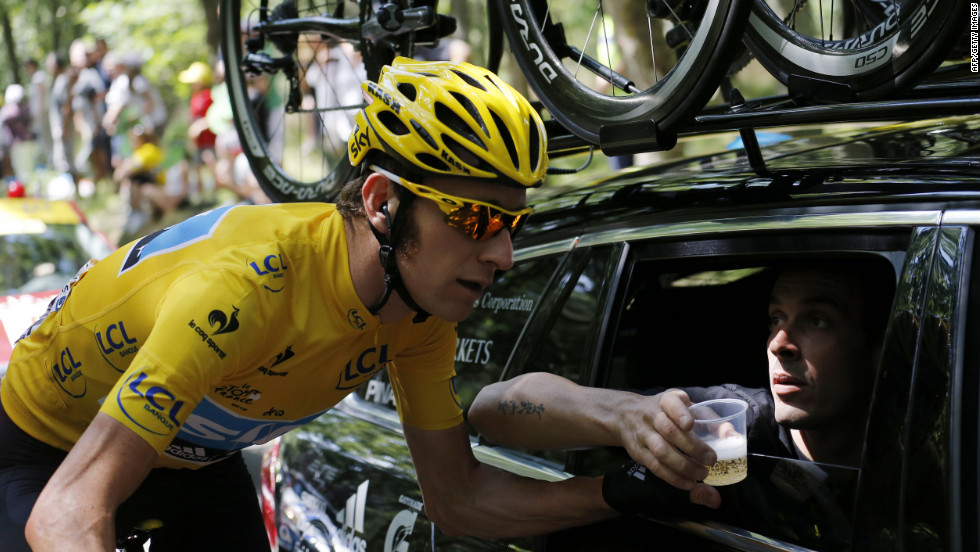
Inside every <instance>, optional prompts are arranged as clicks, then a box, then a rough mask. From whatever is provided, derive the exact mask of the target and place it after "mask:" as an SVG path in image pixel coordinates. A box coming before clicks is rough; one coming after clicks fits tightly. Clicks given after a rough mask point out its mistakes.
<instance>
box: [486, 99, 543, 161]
mask: <svg viewBox="0 0 980 552" xmlns="http://www.w3.org/2000/svg"><path fill="white" fill-rule="evenodd" d="M490 117H492V118H493V124H495V125H497V130H499V131H500V139H501V140H503V142H504V145H505V146H507V153H509V154H510V161H511V163H513V164H514V168H517V169H519V168H520V166H521V162H520V161H519V160H518V157H517V144H515V143H514V137H513V136H511V135H510V131H509V130H507V125H505V124H504V121H503V119H501V118H500V116H499V115H497V114H496V113H495V112H493V111H490ZM531 126H534V125H531Z"/></svg>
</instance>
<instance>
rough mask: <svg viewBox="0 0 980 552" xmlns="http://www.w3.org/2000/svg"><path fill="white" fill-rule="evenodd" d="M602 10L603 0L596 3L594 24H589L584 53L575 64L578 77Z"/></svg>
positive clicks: (583, 46) (574, 73)
mask: <svg viewBox="0 0 980 552" xmlns="http://www.w3.org/2000/svg"><path fill="white" fill-rule="evenodd" d="M600 11H602V2H599V3H598V4H597V5H596V10H595V15H593V16H592V24H591V25H589V34H587V35H586V36H585V44H583V45H582V53H581V54H579V56H578V63H577V64H576V65H575V71H574V72H573V73H572V75H573V76H574V77H575V78H578V70H579V69H580V68H581V67H582V57H583V56H584V55H585V50H586V48H588V47H589V42H590V41H591V40H592V31H593V30H594V29H595V22H596V20H597V19H598V18H599V12H600Z"/></svg>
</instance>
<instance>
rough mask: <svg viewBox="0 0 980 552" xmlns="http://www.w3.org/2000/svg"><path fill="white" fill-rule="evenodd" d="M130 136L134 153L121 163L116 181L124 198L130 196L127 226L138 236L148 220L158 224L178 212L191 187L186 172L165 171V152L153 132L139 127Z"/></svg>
mask: <svg viewBox="0 0 980 552" xmlns="http://www.w3.org/2000/svg"><path fill="white" fill-rule="evenodd" d="M130 135H131V137H130V139H131V141H132V143H133V153H132V155H130V156H129V157H127V158H125V159H123V160H122V161H121V162H120V163H119V166H117V167H116V170H115V172H114V174H113V179H114V180H115V181H116V183H117V185H118V186H119V189H120V190H121V193H122V195H127V194H128V195H129V200H130V207H131V209H132V211H131V213H130V220H129V221H128V222H127V225H126V226H127V230H129V231H131V232H135V231H136V230H138V229H139V227H140V226H142V223H143V222H145V221H146V220H147V219H150V218H152V220H154V221H157V220H160V219H161V218H162V217H163V216H164V215H167V214H170V213H172V212H173V211H175V210H176V209H177V207H178V206H180V205H181V204H182V203H183V202H185V201H186V200H187V196H188V186H187V178H186V171H183V170H178V171H174V172H172V173H169V174H168V173H167V172H165V171H164V170H163V160H164V152H163V150H162V149H160V146H159V145H157V138H156V136H155V135H154V133H153V131H152V130H151V129H148V128H144V127H143V126H142V125H139V124H137V125H135V126H134V127H133V128H132V130H131V131H130ZM185 166H186V165H185ZM168 176H172V178H168Z"/></svg>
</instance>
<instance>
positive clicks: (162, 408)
mask: <svg viewBox="0 0 980 552" xmlns="http://www.w3.org/2000/svg"><path fill="white" fill-rule="evenodd" d="M147 377H148V376H147V374H146V372H137V373H135V374H133V375H131V376H129V378H127V379H126V382H125V383H124V384H123V385H122V386H121V387H120V388H119V391H118V392H117V393H116V403H117V404H118V405H119V408H120V410H122V411H123V414H125V415H126V417H127V418H129V419H130V420H131V421H132V422H133V423H134V424H136V425H137V426H139V427H140V428H142V429H144V430H146V431H148V432H150V433H153V434H154V435H169V434H170V433H171V432H172V431H173V430H174V429H175V428H177V427H180V422H179V421H177V416H178V414H179V413H180V409H181V408H183V406H184V401H178V400H177V397H175V396H174V394H173V393H171V392H170V391H168V390H167V389H166V388H164V387H163V386H160V385H153V384H152V383H149V382H147V381H146V378H147Z"/></svg>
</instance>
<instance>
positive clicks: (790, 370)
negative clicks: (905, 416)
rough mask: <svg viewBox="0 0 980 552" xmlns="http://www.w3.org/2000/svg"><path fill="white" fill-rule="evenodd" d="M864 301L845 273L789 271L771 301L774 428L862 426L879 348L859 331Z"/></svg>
mask: <svg viewBox="0 0 980 552" xmlns="http://www.w3.org/2000/svg"><path fill="white" fill-rule="evenodd" d="M863 301H864V299H863V298H862V297H861V294H860V292H859V291H858V288H857V286H856V285H854V283H853V278H851V277H849V276H847V275H844V274H843V273H838V272H831V271H819V270H809V271H802V270H790V271H786V272H784V273H783V274H782V275H780V276H779V278H778V279H777V281H776V284H775V285H774V286H773V290H772V295H771V297H770V301H769V320H770V322H769V323H770V331H769V342H768V349H767V355H768V357H769V386H770V389H771V391H772V395H773V398H774V399H775V404H776V421H777V422H779V423H780V424H784V425H786V426H787V427H791V428H795V429H818V430H819V429H824V428H827V427H830V426H832V425H833V424H841V423H851V424H854V423H862V422H863V420H860V419H855V418H851V416H859V415H861V413H863V412H864V411H865V408H866V406H867V404H868V401H869V399H870V397H869V394H870V390H871V384H872V382H873V377H874V365H875V362H876V358H877V348H876V346H875V345H874V344H872V343H869V338H868V336H867V335H866V332H865V330H864V328H863V326H862V323H861V322H862V320H861V305H862V304H863Z"/></svg>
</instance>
